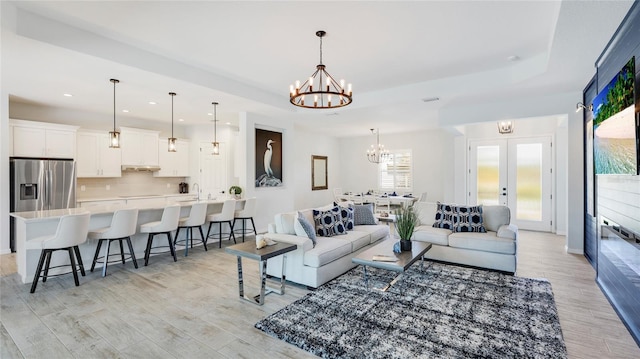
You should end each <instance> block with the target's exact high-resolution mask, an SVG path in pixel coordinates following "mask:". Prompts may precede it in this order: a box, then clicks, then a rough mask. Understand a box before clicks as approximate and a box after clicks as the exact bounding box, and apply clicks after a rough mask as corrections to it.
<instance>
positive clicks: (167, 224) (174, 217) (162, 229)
mask: <svg viewBox="0 0 640 359" xmlns="http://www.w3.org/2000/svg"><path fill="white" fill-rule="evenodd" d="M179 221H180V205H177V204H176V205H172V206H167V207H165V208H164V211H162V219H161V220H159V221H156V222H149V223H145V224H143V225H141V226H140V233H149V238H148V239H147V249H146V250H145V251H144V265H145V266H147V264H149V256H150V255H151V250H152V249H154V248H162V247H164V246H162V247H151V244H152V243H153V237H154V236H155V235H156V234H166V235H167V239H168V241H169V251H170V252H171V255H172V256H173V261H174V262H177V261H178V258H177V257H176V250H175V248H173V238H171V231H175V230H176V229H178V222H179Z"/></svg>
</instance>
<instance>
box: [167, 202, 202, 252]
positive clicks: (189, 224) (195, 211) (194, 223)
mask: <svg viewBox="0 0 640 359" xmlns="http://www.w3.org/2000/svg"><path fill="white" fill-rule="evenodd" d="M206 218H207V203H206V202H203V203H196V204H194V205H192V206H191V212H189V217H183V218H180V221H179V222H178V229H177V230H176V238H175V240H174V241H173V244H174V245H175V244H176V243H182V242H184V243H185V245H184V256H185V257H186V256H187V255H189V241H191V248H193V228H194V227H197V228H198V230H199V231H200V238H201V239H200V242H202V244H203V245H204V250H205V251H206V250H207V241H206V240H205V236H204V234H203V233H202V227H201V226H202V225H203V224H204V223H205V220H206ZM181 228H185V229H186V230H187V236H186V237H185V239H184V240H182V241H178V233H180V229H181Z"/></svg>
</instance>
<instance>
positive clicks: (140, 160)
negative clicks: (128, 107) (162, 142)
mask: <svg viewBox="0 0 640 359" xmlns="http://www.w3.org/2000/svg"><path fill="white" fill-rule="evenodd" d="M159 134H160V133H159V132H157V131H148V130H141V129H137V128H129V127H120V148H121V149H122V165H132V166H140V165H142V166H158V137H159Z"/></svg>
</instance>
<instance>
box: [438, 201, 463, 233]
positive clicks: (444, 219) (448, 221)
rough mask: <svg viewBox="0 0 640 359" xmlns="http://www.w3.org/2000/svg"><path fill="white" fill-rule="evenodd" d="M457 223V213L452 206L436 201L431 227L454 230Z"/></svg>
mask: <svg viewBox="0 0 640 359" xmlns="http://www.w3.org/2000/svg"><path fill="white" fill-rule="evenodd" d="M457 223H458V213H457V211H456V209H455V207H454V206H452V205H450V204H446V203H440V202H438V208H437V209H436V221H435V222H433V227H435V228H444V229H449V230H452V231H453V230H454V229H455V227H456V224H457Z"/></svg>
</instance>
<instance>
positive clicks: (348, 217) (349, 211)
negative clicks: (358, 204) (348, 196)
mask: <svg viewBox="0 0 640 359" xmlns="http://www.w3.org/2000/svg"><path fill="white" fill-rule="evenodd" d="M338 207H339V208H340V217H342V223H344V227H345V228H346V229H347V231H351V230H353V226H354V224H355V221H354V212H355V210H354V209H353V207H351V206H349V207H342V206H338Z"/></svg>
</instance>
